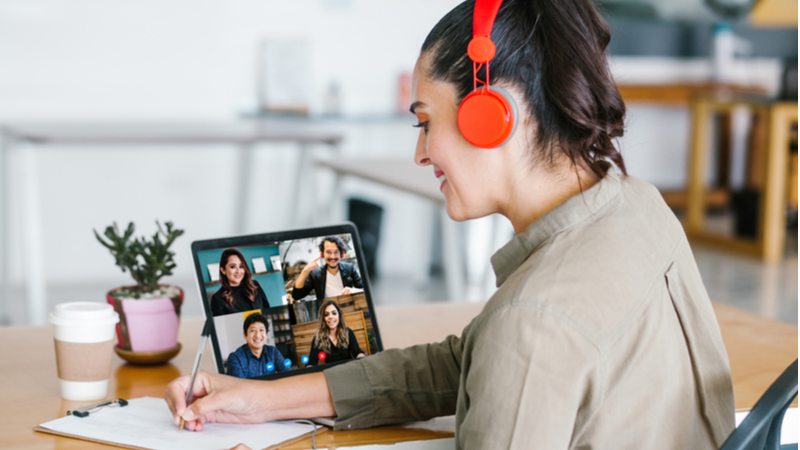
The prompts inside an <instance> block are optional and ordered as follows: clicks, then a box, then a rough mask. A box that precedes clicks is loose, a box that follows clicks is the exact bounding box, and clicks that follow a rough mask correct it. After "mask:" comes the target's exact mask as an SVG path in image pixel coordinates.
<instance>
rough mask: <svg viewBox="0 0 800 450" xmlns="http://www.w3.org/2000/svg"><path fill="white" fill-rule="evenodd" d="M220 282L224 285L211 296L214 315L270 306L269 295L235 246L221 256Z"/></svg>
mask: <svg viewBox="0 0 800 450" xmlns="http://www.w3.org/2000/svg"><path fill="white" fill-rule="evenodd" d="M219 283H220V284H221V285H222V287H221V288H220V289H219V290H218V291H217V292H215V293H214V295H212V296H211V314H213V315H214V316H221V315H224V314H232V313H237V312H245V311H252V310H254V309H261V310H264V309H266V308H269V301H268V300H267V295H266V294H265V293H264V290H263V289H261V285H260V284H258V281H256V280H254V279H253V278H252V276H251V275H250V269H249V268H248V267H247V263H246V262H245V259H244V256H242V254H241V253H240V252H239V250H236V249H235V248H229V249H227V250H225V251H224V252H222V256H221V257H220V258H219Z"/></svg>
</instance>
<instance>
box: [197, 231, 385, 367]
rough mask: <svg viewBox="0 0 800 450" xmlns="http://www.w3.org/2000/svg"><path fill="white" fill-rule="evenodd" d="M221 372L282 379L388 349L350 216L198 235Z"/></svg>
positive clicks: (204, 295)
mask: <svg viewBox="0 0 800 450" xmlns="http://www.w3.org/2000/svg"><path fill="white" fill-rule="evenodd" d="M192 254H193V257H194V260H195V268H196V272H197V278H198V285H199V287H200V297H201V299H202V301H203V308H204V311H205V313H206V317H210V318H212V321H213V327H212V332H211V336H210V338H211V342H212V347H213V349H214V356H215V362H216V367H217V371H218V372H220V373H225V374H228V375H232V376H236V377H239V378H263V379H272V378H282V377H283V376H288V375H292V374H296V373H307V372H316V371H320V370H324V369H325V368H326V367H331V366H332V365H336V364H341V363H344V362H347V361H351V360H354V359H358V358H363V357H367V356H369V355H373V354H375V353H377V352H379V351H381V350H382V345H381V341H380V336H379V334H378V330H377V323H376V320H375V314H374V310H373V307H372V299H371V295H370V289H369V281H368V280H367V274H366V271H365V267H364V266H365V264H364V261H363V257H362V253H361V246H360V243H359V241H358V233H357V231H356V229H355V226H353V225H352V224H344V225H337V226H332V227H324V228H315V229H305V230H294V231H287V232H280V233H268V234H262V235H254V236H242V237H235V238H224V239H213V240H206V241H198V242H194V243H192Z"/></svg>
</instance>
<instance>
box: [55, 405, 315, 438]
mask: <svg viewBox="0 0 800 450" xmlns="http://www.w3.org/2000/svg"><path fill="white" fill-rule="evenodd" d="M40 426H41V427H43V428H49V429H51V430H53V431H59V432H62V433H68V434H72V435H75V436H83V437H87V438H92V439H98V440H102V441H106V442H114V443H118V444H125V445H134V446H137V447H144V448H150V449H158V450H182V449H187V450H188V449H214V450H217V449H220V448H231V447H233V446H235V445H236V444H239V443H244V444H247V445H248V446H249V447H250V448H252V449H255V450H258V449H263V448H266V447H269V446H271V445H275V444H279V443H281V442H284V441H286V440H289V439H292V438H295V437H298V436H300V435H302V434H305V433H308V432H310V431H313V428H312V427H311V425H304V424H298V423H287V422H269V423H262V424H254V425H241V424H221V423H207V424H205V426H204V427H203V431H200V432H193V431H189V430H183V431H182V432H180V433H179V432H178V427H176V426H175V424H174V422H173V419H172V413H170V411H169V408H168V407H167V402H166V401H164V399H161V398H153V397H142V398H135V399H133V400H130V401H129V402H128V406H124V407H121V408H103V409H101V410H100V411H97V412H93V413H91V414H89V416H88V417H84V418H80V417H75V416H66V417H62V418H60V419H56V420H53V421H51V422H47V423H43V424H41V425H40Z"/></svg>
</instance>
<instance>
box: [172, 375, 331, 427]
mask: <svg viewBox="0 0 800 450" xmlns="http://www.w3.org/2000/svg"><path fill="white" fill-rule="evenodd" d="M190 382H191V375H184V376H182V377H180V378H178V379H176V380H174V381H173V382H171V383H170V384H169V385H168V386H167V392H166V393H165V394H164V398H165V399H166V401H167V405H168V406H169V409H170V411H172V415H173V419H174V422H175V426H178V425H179V424H180V421H181V417H183V419H185V420H186V428H187V429H189V430H192V431H202V429H203V424H205V423H212V422H220V423H263V422H269V421H272V420H284V419H309V418H314V417H329V416H335V415H336V410H335V409H334V408H333V402H332V400H331V394H330V391H329V390H328V383H327V381H326V379H325V375H323V374H322V373H312V374H308V375H298V376H296V377H289V378H282V379H280V380H275V381H269V382H264V381H261V380H242V379H238V378H233V377H229V376H225V375H219V374H214V373H209V372H206V371H200V372H198V374H197V380H196V381H195V383H194V394H193V395H194V398H195V401H194V402H192V404H191V405H190V406H189V407H188V408H187V407H186V392H187V389H188V386H189V383H190Z"/></svg>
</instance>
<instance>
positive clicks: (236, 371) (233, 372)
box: [227, 352, 246, 378]
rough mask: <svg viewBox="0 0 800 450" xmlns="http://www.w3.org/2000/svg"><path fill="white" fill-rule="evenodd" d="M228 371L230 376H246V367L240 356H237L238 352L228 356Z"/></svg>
mask: <svg viewBox="0 0 800 450" xmlns="http://www.w3.org/2000/svg"><path fill="white" fill-rule="evenodd" d="M227 366H228V371H227V374H228V375H230V376H234V377H236V378H246V376H245V373H244V368H243V367H242V365H241V363H240V361H239V358H238V357H237V356H236V352H233V353H231V354H230V356H228V362H227Z"/></svg>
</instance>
